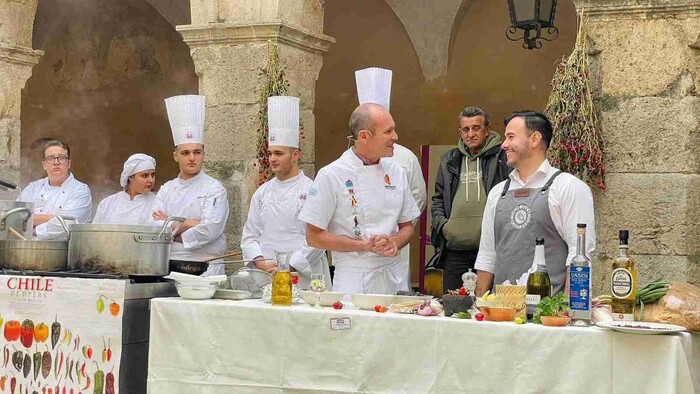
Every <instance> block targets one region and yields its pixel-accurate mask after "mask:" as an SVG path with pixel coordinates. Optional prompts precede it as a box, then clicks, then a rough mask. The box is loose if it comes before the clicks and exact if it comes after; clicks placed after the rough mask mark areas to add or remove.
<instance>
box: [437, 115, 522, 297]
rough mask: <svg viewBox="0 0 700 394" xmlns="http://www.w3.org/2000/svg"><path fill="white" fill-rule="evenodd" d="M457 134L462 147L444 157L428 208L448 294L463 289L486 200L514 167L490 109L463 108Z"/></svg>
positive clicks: (438, 259) (477, 249)
mask: <svg viewBox="0 0 700 394" xmlns="http://www.w3.org/2000/svg"><path fill="white" fill-rule="evenodd" d="M459 133H460V137H461V138H460V139H459V141H458V147H457V148H455V149H452V150H450V151H448V152H447V153H445V154H444V155H443V156H442V158H441V159H440V168H439V169H438V173H437V176H436V178H435V194H434V195H433V203H432V206H431V209H430V211H431V219H432V236H431V238H432V241H433V245H434V246H435V247H436V249H437V251H436V254H437V257H436V259H437V260H436V267H437V268H443V286H442V287H443V291H444V293H447V291H448V290H454V289H459V288H460V287H462V274H464V273H465V272H467V270H468V269H469V268H472V269H473V268H474V261H475V260H476V255H477V253H478V251H479V239H480V237H481V217H482V215H483V212H484V207H485V205H486V198H487V197H488V194H489V191H490V190H491V188H492V187H493V186H495V185H496V184H498V183H499V182H502V181H504V180H505V179H507V178H508V174H509V173H510V171H511V168H509V167H508V165H507V164H506V155H505V152H504V151H503V150H502V149H501V142H502V141H501V136H500V135H499V134H498V133H496V132H495V131H492V130H491V128H490V126H489V115H488V113H486V111H484V110H482V109H481V108H477V107H468V108H465V109H464V110H462V112H460V114H459Z"/></svg>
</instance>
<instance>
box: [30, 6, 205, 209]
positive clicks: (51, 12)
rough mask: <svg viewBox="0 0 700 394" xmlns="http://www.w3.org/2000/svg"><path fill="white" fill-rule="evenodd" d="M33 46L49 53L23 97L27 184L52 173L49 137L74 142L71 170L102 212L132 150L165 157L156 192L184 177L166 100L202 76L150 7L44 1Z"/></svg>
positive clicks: (193, 90)
mask: <svg viewBox="0 0 700 394" xmlns="http://www.w3.org/2000/svg"><path fill="white" fill-rule="evenodd" d="M153 1H154V2H155V0H153ZM171 11H173V12H174V10H171ZM187 11H188V10H187ZM179 18H180V19H187V20H189V12H188V13H187V14H185V15H181V16H179ZM33 45H34V47H35V48H40V49H43V50H44V51H45V52H46V53H45V55H44V56H43V57H42V58H41V60H40V62H39V64H38V65H37V66H36V67H35V68H34V71H33V73H32V77H31V79H30V80H29V81H28V82H27V85H26V89H25V91H24V94H23V99H22V136H21V141H22V142H21V146H22V159H21V161H22V170H21V172H22V177H21V178H22V181H23V184H26V183H28V182H30V181H32V180H35V179H37V178H40V177H44V176H46V175H45V172H44V171H43V170H42V168H41V151H40V147H41V144H42V142H43V141H44V140H45V139H46V138H61V139H64V140H66V141H67V142H68V143H69V144H70V145H71V148H72V149H71V151H72V152H71V153H72V155H73V166H72V170H73V172H74V173H75V176H76V178H78V179H79V180H81V181H83V182H86V183H87V184H88V185H89V186H90V188H91V190H92V192H93V207H94V208H95V209H96V208H97V203H98V202H99V201H100V199H101V198H103V197H104V196H106V195H109V194H111V193H114V192H116V191H118V190H119V189H120V186H119V174H121V171H122V165H123V163H124V161H125V160H126V158H127V157H129V155H131V154H133V153H136V152H143V153H147V154H149V155H152V156H153V157H155V158H156V161H157V164H158V168H157V186H156V187H159V186H160V185H161V184H163V183H164V182H166V181H168V180H169V179H172V178H174V177H175V176H177V173H178V167H177V164H176V163H175V162H174V161H173V158H172V147H173V141H172V136H171V133H170V127H169V124H168V119H167V114H166V111H165V104H164V103H163V99H165V98H166V97H169V96H173V95H177V94H187V93H190V94H192V93H196V92H197V78H196V75H195V73H194V65H193V62H192V58H191V57H190V54H189V49H188V48H187V45H185V43H184V42H183V41H182V37H180V35H179V34H178V33H177V32H176V31H175V28H174V27H173V26H171V25H170V24H169V23H168V21H167V20H166V19H164V17H162V16H161V15H160V14H159V13H158V12H157V11H156V10H155V9H154V8H153V7H152V6H151V5H150V4H149V3H148V2H146V1H144V0H120V1H84V0H47V1H41V2H40V4H39V7H38V9H37V18H36V22H35V24H34V37H33Z"/></svg>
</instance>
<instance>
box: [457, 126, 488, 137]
mask: <svg viewBox="0 0 700 394" xmlns="http://www.w3.org/2000/svg"><path fill="white" fill-rule="evenodd" d="M457 130H459V133H460V134H462V135H464V134H469V131H473V132H475V133H478V132H480V131H481V130H484V126H482V125H474V126H473V127H472V128H471V129H470V128H469V126H465V127H463V128H461V129H460V128H457Z"/></svg>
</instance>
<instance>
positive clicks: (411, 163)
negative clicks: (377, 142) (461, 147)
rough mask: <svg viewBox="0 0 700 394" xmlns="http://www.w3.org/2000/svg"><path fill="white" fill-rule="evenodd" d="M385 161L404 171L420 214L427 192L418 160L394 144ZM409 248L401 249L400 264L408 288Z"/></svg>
mask: <svg viewBox="0 0 700 394" xmlns="http://www.w3.org/2000/svg"><path fill="white" fill-rule="evenodd" d="M387 160H391V161H393V162H395V163H396V164H398V165H400V166H401V167H402V168H403V169H404V171H406V175H407V176H408V184H409V186H410V188H411V194H412V195H413V199H415V200H416V205H418V210H419V211H420V212H421V213H422V212H423V210H424V209H425V205H426V202H427V199H428V191H427V190H426V186H425V179H423V170H422V169H421V167H420V163H419V162H418V158H417V157H416V155H415V154H414V153H413V152H412V151H411V150H410V149H408V148H406V147H404V146H401V145H399V144H394V156H392V157H391V158H387ZM416 223H417V221H414V222H413V225H414V227H415V225H416ZM410 246H411V245H410V244H406V246H404V247H403V248H401V263H402V264H403V266H404V269H405V270H406V277H407V278H408V279H407V280H408V281H409V282H408V284H409V286H410V284H411V282H410V280H411V264H410V263H411V247H410Z"/></svg>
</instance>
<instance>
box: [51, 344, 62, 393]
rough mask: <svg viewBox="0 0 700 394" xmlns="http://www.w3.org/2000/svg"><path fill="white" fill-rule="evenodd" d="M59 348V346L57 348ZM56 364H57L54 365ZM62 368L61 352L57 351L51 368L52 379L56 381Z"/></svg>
mask: <svg viewBox="0 0 700 394" xmlns="http://www.w3.org/2000/svg"><path fill="white" fill-rule="evenodd" d="M59 348H60V346H59ZM56 363H58V364H56ZM62 368H63V351H62V350H59V351H58V356H57V357H56V360H55V361H54V366H53V377H54V378H55V379H58V376H59V375H60V374H61V369H62ZM56 391H58V390H56Z"/></svg>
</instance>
